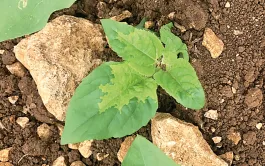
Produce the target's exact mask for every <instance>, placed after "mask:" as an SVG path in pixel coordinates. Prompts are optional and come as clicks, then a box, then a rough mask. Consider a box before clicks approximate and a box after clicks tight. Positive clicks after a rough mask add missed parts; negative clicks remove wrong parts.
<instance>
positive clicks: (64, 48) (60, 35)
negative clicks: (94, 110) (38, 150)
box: [14, 16, 105, 121]
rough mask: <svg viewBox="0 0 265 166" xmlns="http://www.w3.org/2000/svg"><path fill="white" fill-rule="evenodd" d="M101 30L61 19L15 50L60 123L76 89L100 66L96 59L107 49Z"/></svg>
mask: <svg viewBox="0 0 265 166" xmlns="http://www.w3.org/2000/svg"><path fill="white" fill-rule="evenodd" d="M101 31H102V28H101V27H100V25H97V24H93V23H92V22H90V21H88V20H85V19H82V18H75V17H72V16H61V17H58V18H56V19H54V20H53V21H52V22H50V23H48V24H47V25H46V26H45V28H44V29H43V30H41V31H40V32H38V33H36V34H34V35H31V36H30V37H28V38H26V39H23V40H22V41H21V42H20V43H19V44H18V45H17V46H16V47H15V48H14V52H15V55H16V57H17V59H18V60H19V61H20V62H21V63H22V64H23V65H24V66H25V67H26V68H27V69H28V70H29V71H30V73H31V75H32V77H33V78H34V80H35V82H36V84H37V87H38V91H39V94H40V96H41V98H42V100H43V103H44V105H45V106H46V108H47V109H48V111H49V112H50V113H52V114H53V115H54V116H55V117H56V118H57V119H58V120H61V121H63V120H65V113H66V108H67V105H68V103H69V100H70V98H71V96H72V95H73V92H74V90H75V88H76V86H77V85H78V84H79V83H80V82H81V80H82V79H83V78H84V77H85V76H86V75H87V74H88V73H89V71H91V70H92V69H93V68H95V67H96V66H98V65H99V64H100V63H101V61H100V60H99V59H93V57H94V58H95V55H97V54H100V53H102V52H103V49H104V45H105V41H104V40H103V34H102V33H101Z"/></svg>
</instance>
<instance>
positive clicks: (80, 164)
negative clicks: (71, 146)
mask: <svg viewBox="0 0 265 166" xmlns="http://www.w3.org/2000/svg"><path fill="white" fill-rule="evenodd" d="M70 166H86V165H85V164H84V163H83V162H82V161H75V162H73V163H72V164H71V165H70Z"/></svg>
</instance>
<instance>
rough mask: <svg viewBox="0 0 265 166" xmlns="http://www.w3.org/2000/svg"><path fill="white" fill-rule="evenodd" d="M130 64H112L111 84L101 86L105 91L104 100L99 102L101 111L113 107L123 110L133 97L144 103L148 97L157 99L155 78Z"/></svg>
mask: <svg viewBox="0 0 265 166" xmlns="http://www.w3.org/2000/svg"><path fill="white" fill-rule="evenodd" d="M128 64H129V63H126V62H124V63H120V64H115V65H110V67H111V69H112V74H113V76H114V78H113V79H111V82H110V83H109V84H106V85H101V86H100V87H99V88H100V89H101V90H102V92H104V93H105V95H104V96H102V97H101V99H102V102H100V103H99V109H100V110H99V111H100V112H104V111H106V110H107V109H109V108H111V107H114V108H117V109H118V110H119V111H121V110H122V108H123V107H124V105H127V104H128V103H129V102H130V100H131V99H133V98H137V99H138V102H143V103H144V102H145V100H146V99H147V98H148V97H150V98H151V99H153V100H154V101H157V95H156V89H157V84H156V82H155V80H154V79H152V78H147V77H143V76H142V75H139V74H138V73H137V72H136V71H135V70H134V69H132V68H131V67H130V66H129V65H128Z"/></svg>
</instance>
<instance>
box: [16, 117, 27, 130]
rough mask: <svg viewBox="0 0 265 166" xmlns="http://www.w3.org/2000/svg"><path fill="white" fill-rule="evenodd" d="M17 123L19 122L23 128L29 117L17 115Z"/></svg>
mask: <svg viewBox="0 0 265 166" xmlns="http://www.w3.org/2000/svg"><path fill="white" fill-rule="evenodd" d="M16 122H17V124H19V125H20V126H21V127H22V128H23V129H24V128H25V127H26V125H27V123H28V122H29V118H27V117H19V118H17V120H16Z"/></svg>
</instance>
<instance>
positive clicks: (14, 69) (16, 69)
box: [6, 62, 26, 77]
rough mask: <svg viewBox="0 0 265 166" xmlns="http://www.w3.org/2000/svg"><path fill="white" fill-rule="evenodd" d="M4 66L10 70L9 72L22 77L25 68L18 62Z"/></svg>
mask: <svg viewBox="0 0 265 166" xmlns="http://www.w3.org/2000/svg"><path fill="white" fill-rule="evenodd" d="M6 68H7V69H8V70H9V71H10V73H12V74H14V75H15V76H18V77H24V76H25V74H26V68H25V67H24V66H23V65H22V64H21V63H20V62H15V63H13V64H12V65H6Z"/></svg>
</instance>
